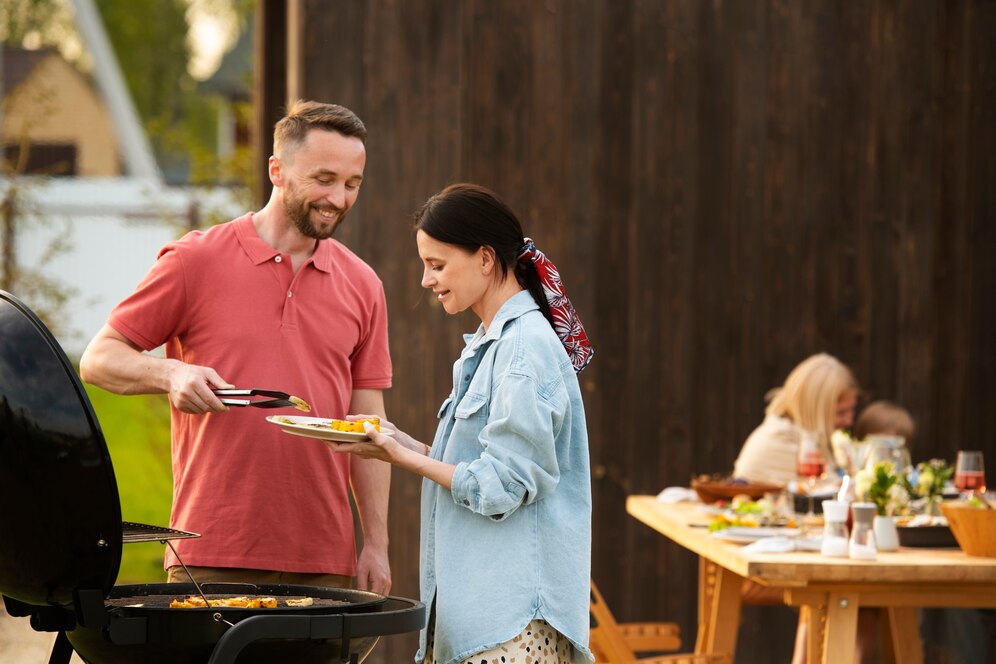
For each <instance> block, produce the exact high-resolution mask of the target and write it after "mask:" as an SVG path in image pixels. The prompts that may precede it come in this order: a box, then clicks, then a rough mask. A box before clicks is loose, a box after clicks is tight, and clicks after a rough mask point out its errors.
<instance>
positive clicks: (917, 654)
mask: <svg viewBox="0 0 996 664" xmlns="http://www.w3.org/2000/svg"><path fill="white" fill-rule="evenodd" d="M883 613H884V614H885V615H886V620H887V621H888V629H887V630H885V631H886V633H887V634H888V638H889V643H888V644H884V645H885V646H886V647H885V650H886V651H891V653H892V657H893V661H895V662H901V663H902V664H923V649H922V644H921V643H920V625H919V622H918V620H917V613H916V608H915V607H908V606H893V607H889V608H887V609H886V610H885V611H883ZM889 646H891V648H890V647H889Z"/></svg>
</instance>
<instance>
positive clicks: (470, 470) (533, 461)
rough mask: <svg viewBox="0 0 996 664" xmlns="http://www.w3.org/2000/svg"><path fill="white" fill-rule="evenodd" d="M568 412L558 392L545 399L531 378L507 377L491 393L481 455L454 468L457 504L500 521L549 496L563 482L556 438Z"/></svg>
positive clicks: (513, 373) (453, 491)
mask: <svg viewBox="0 0 996 664" xmlns="http://www.w3.org/2000/svg"><path fill="white" fill-rule="evenodd" d="M482 407H483V404H482ZM565 407H566V399H565V398H564V397H562V396H561V395H560V394H559V391H557V390H554V391H552V393H551V394H549V395H546V394H544V391H543V390H542V389H540V387H539V386H538V385H537V384H536V382H535V380H534V379H533V378H531V377H529V376H526V375H523V374H521V373H515V372H511V373H509V374H507V375H506V376H505V377H504V378H503V379H502V380H501V382H500V383H499V384H498V385H496V387H495V390H494V391H493V393H492V399H491V403H490V412H489V413H488V414H487V417H488V421H487V424H486V425H485V426H484V428H483V430H482V431H481V434H480V444H481V446H482V453H481V456H480V457H479V458H477V459H475V460H473V461H471V462H469V463H468V462H461V463H458V464H457V466H456V471H455V472H454V474H453V483H452V489H451V493H452V495H453V500H454V502H456V503H457V504H458V505H463V506H464V507H466V508H468V509H470V510H472V511H474V512H476V513H479V514H483V515H485V516H489V517H491V518H492V519H494V520H496V521H501V520H503V519H505V518H506V517H508V515H509V514H511V513H513V512H514V511H515V510H516V509H517V508H518V507H519V506H520V505H526V504H529V503H531V502H533V501H536V500H539V499H540V498H542V497H543V496H544V495H547V494H549V493H551V492H552V491H553V490H554V489H555V488H556V487H557V483H558V482H559V481H560V468H559V466H558V463H557V455H556V448H555V445H554V438H555V435H556V430H557V429H559V428H560V426H561V424H562V423H563V418H564V411H565Z"/></svg>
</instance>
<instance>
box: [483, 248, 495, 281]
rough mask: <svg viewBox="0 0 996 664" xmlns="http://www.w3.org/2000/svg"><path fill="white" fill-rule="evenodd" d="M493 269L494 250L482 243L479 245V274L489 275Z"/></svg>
mask: <svg viewBox="0 0 996 664" xmlns="http://www.w3.org/2000/svg"><path fill="white" fill-rule="evenodd" d="M494 269H495V250H494V249H493V248H492V247H489V246H487V245H484V246H482V247H481V274H483V275H485V276H486V275H489V274H491V273H492V272H493V271H494Z"/></svg>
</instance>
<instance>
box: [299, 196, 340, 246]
mask: <svg viewBox="0 0 996 664" xmlns="http://www.w3.org/2000/svg"><path fill="white" fill-rule="evenodd" d="M312 208H315V209H320V210H322V211H325V212H328V211H333V212H336V213H338V217H337V218H336V219H330V220H328V225H326V226H319V225H318V224H316V223H314V222H313V221H312V220H311V210H312ZM284 210H285V211H286V212H287V216H288V217H290V219H291V221H293V222H294V226H295V227H296V228H297V230H298V231H300V232H301V234H302V235H304V236H305V237H310V238H314V239H316V240H326V239H328V238H330V237H332V235H333V234H335V230H336V229H337V228H339V224H341V223H342V220H343V219H345V218H346V212H347V211H346V210H343V209H341V208H337V207H335V206H334V205H328V204H325V205H321V206H315V205H312V204H311V203H308V202H307V201H305V200H303V199H294V198H293V197H291V198H287V197H285V198H284Z"/></svg>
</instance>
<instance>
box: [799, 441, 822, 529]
mask: <svg viewBox="0 0 996 664" xmlns="http://www.w3.org/2000/svg"><path fill="white" fill-rule="evenodd" d="M796 473H797V474H798V475H799V477H800V478H803V479H805V480H806V484H807V485H808V490H807V491H806V493H807V494H808V496H809V510H808V511H807V512H806V518H807V520H812V519H813V517H814V516H815V514H814V507H813V493H814V492H815V490H816V480H818V479H822V478H824V477H826V474H827V461H826V458H825V457H824V456H823V450H822V449H820V445H819V442H818V441H817V439H816V434H814V433H813V432H811V431H804V432H803V434H802V437H801V438H800V439H799V456H798V458H797V462H796Z"/></svg>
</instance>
